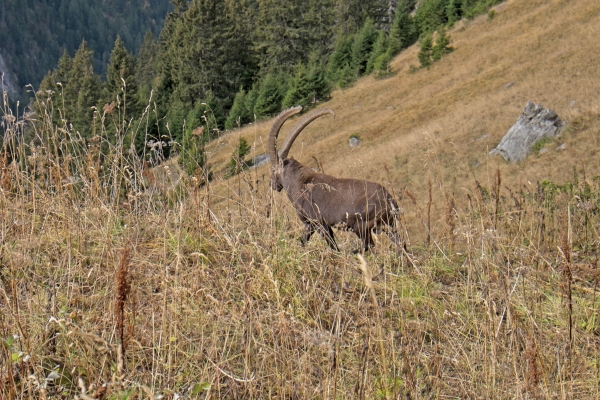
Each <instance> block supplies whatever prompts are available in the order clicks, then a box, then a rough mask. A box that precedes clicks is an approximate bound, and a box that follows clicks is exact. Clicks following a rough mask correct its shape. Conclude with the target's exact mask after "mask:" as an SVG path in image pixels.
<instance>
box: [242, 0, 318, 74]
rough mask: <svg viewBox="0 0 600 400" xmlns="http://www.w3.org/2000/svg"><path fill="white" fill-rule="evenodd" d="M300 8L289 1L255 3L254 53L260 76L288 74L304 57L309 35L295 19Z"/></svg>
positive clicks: (299, 13)
mask: <svg viewBox="0 0 600 400" xmlns="http://www.w3.org/2000/svg"><path fill="white" fill-rule="evenodd" d="M301 5H304V3H300V2H293V1H289V0H261V1H259V2H258V18H257V21H256V27H255V31H254V32H255V33H254V34H255V37H256V41H255V43H254V50H255V52H256V54H257V57H258V59H259V68H260V70H261V72H262V74H268V73H281V72H288V71H290V70H291V69H292V68H293V66H294V64H295V63H296V62H297V61H298V60H301V59H302V58H303V57H304V56H305V54H306V52H307V49H308V46H307V40H306V39H307V38H308V32H307V30H306V29H307V27H305V26H303V25H302V19H301V18H299V17H298V16H299V15H302V13H301V8H300V7H301Z"/></svg>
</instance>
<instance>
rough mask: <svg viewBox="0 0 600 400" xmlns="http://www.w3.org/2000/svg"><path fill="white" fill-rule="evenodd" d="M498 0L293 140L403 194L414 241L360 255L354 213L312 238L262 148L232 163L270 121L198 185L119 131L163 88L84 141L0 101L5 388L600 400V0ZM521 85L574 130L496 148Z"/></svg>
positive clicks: (246, 131)
mask: <svg viewBox="0 0 600 400" xmlns="http://www.w3.org/2000/svg"><path fill="white" fill-rule="evenodd" d="M494 11H495V14H494V15H495V16H494V18H488V17H486V16H482V17H480V18H477V19H475V20H473V21H468V22H461V23H459V24H458V25H457V26H456V27H455V28H454V29H453V30H452V31H451V32H450V34H451V35H452V38H453V40H454V42H453V46H454V47H455V48H456V50H455V51H454V52H453V53H451V54H450V55H448V56H446V57H445V58H443V59H442V60H441V61H439V62H438V63H435V64H434V65H433V66H432V67H431V68H430V69H427V70H425V69H423V70H418V71H414V72H411V65H416V64H417V51H418V50H417V48H411V49H409V50H408V51H406V52H403V53H402V54H401V55H400V56H399V57H398V58H397V59H395V60H394V61H393V68H394V71H395V73H394V75H393V76H391V77H388V78H386V79H380V80H376V79H373V78H367V79H364V80H361V81H359V82H358V83H357V84H356V85H355V86H353V87H352V88H349V89H347V90H344V91H337V92H335V93H334V94H333V98H332V99H331V101H329V102H328V103H327V104H325V105H326V106H328V107H331V108H333V109H334V110H336V112H337V118H336V119H335V120H332V119H331V118H329V117H325V118H323V119H321V120H319V121H317V122H315V123H314V124H313V125H311V126H310V127H309V128H308V129H307V130H306V132H305V133H304V134H303V135H302V136H301V137H300V138H299V139H298V140H297V142H296V144H295V145H294V147H293V149H292V153H293V154H294V155H295V156H296V157H297V158H298V159H300V160H301V161H302V162H305V163H307V164H308V165H312V166H316V163H315V161H314V160H313V159H312V156H316V157H317V158H318V160H319V161H320V162H321V164H322V165H323V168H324V170H325V171H326V172H328V173H331V174H335V175H339V176H346V177H361V178H369V179H372V180H376V181H380V182H384V183H385V184H386V186H388V187H389V188H390V189H393V192H394V194H396V195H397V196H398V197H402V200H401V203H402V207H403V208H404V211H405V212H404V214H403V215H402V216H401V217H400V218H399V221H398V228H399V230H400V232H401V234H402V236H403V238H404V240H405V241H406V243H407V251H405V252H404V251H402V249H400V248H397V247H396V246H395V245H394V244H393V243H391V242H390V241H389V240H388V239H387V238H386V237H384V235H379V237H378V238H377V240H376V248H375V250H374V251H373V252H371V253H369V254H366V255H365V256H364V257H362V256H356V255H354V254H352V252H351V251H352V250H353V249H355V248H356V247H357V245H358V244H357V239H356V238H355V237H353V236H352V235H350V234H348V233H343V232H340V233H336V237H337V239H338V240H339V243H340V245H341V246H340V247H341V248H342V251H341V252H333V251H331V250H329V248H328V247H327V245H326V244H325V242H324V240H322V239H320V238H318V237H315V238H313V239H312V240H311V241H310V242H309V243H308V245H307V246H306V247H302V246H300V244H299V242H298V237H299V235H300V228H301V227H300V224H299V221H298V218H297V217H296V215H295V213H294V210H293V209H292V208H291V206H290V204H289V201H288V200H287V198H286V197H285V195H284V194H282V193H273V192H272V191H271V190H270V189H268V187H267V183H268V178H269V169H268V167H267V166H263V167H259V168H255V169H252V170H248V171H245V172H243V173H241V174H238V175H235V176H234V177H231V178H229V179H225V178H224V175H225V170H226V168H227V164H228V163H229V160H230V157H231V154H232V153H233V150H234V147H235V144H236V143H237V142H238V138H239V137H245V138H247V139H248V141H249V143H251V144H252V145H253V152H254V153H255V154H262V153H265V152H266V151H267V148H266V143H267V137H266V134H267V131H268V129H269V127H270V122H269V121H264V122H259V123H256V124H254V125H252V126H249V127H245V128H243V129H240V130H238V131H234V132H231V133H228V134H226V135H224V136H223V137H221V138H220V139H219V141H218V142H215V143H213V144H212V145H211V147H210V149H209V154H208V156H209V163H210V165H211V168H212V172H213V177H214V179H213V180H211V181H210V182H208V184H206V182H203V181H202V176H201V175H199V176H192V177H187V176H183V175H181V174H179V173H178V170H179V168H178V166H177V164H176V162H174V161H169V162H168V163H165V164H164V165H162V166H161V167H159V168H154V169H149V168H147V165H146V163H145V161H144V159H140V158H138V157H137V156H136V153H135V151H133V150H132V149H130V148H129V147H126V146H125V145H124V144H123V143H126V139H127V138H129V137H135V136H136V135H141V134H143V133H144V129H145V124H146V122H147V121H148V120H149V118H147V117H148V114H147V113H149V112H152V111H151V110H150V107H148V109H147V110H146V113H145V114H144V116H143V117H142V118H143V119H142V121H141V122H142V123H130V121H128V120H121V119H120V118H121V117H120V115H121V114H120V113H119V112H117V111H114V112H112V111H111V112H108V111H107V112H106V114H104V116H105V117H106V118H102V119H101V120H100V121H99V122H98V125H97V126H96V131H94V136H93V138H92V140H90V141H85V140H79V139H78V134H77V132H76V131H74V129H73V128H72V126H69V125H68V124H66V123H65V124H64V126H62V127H60V128H58V127H56V123H55V122H54V123H53V121H52V116H53V115H56V113H57V110H56V109H51V108H49V109H45V108H44V106H46V105H48V106H52V103H51V102H50V101H49V100H46V102H44V103H43V104H42V105H41V106H40V110H39V112H38V113H37V114H36V115H34V116H28V117H27V118H29V119H27V120H22V119H17V118H15V117H13V116H12V115H10V113H9V111H8V110H3V111H4V113H5V116H4V117H3V124H4V127H5V132H6V135H5V138H4V139H5V140H4V142H3V144H4V145H3V148H2V149H1V151H0V310H1V312H0V398H2V399H5V398H6V399H29V398H42V399H57V398H79V399H86V400H89V399H103V398H112V399H125V398H127V399H146V398H150V399H157V398H172V399H177V398H179V399H181V398H202V399H209V398H211V399H214V398H223V399H258V398H274V399H400V398H406V399H417V398H430V399H433V398H435V399H441V398H461V399H508V398H510V399H538V398H546V399H590V398H599V397H600V381H599V379H598V377H599V376H600V362H599V360H600V296H598V288H599V286H600V273H599V270H598V265H599V262H600V249H599V246H600V235H599V232H600V180H599V179H597V178H596V176H598V175H600V170H599V165H598V156H597V152H598V145H599V141H600V109H599V101H600V97H599V96H598V94H599V89H598V88H599V86H598V84H597V82H596V80H597V79H598V77H599V76H600V74H599V72H600V62H599V61H600V52H599V51H598V50H599V48H598V47H599V44H598V43H599V42H598V40H596V38H597V37H598V36H599V33H600V32H599V30H600V4H598V2H596V1H588V0H569V1H565V0H509V1H507V2H506V3H503V4H502V5H500V6H498V7H496V8H495V10H494ZM42 100H45V99H42ZM529 100H531V101H534V102H539V103H542V104H543V105H544V106H545V107H551V108H553V109H554V110H556V111H557V112H558V114H559V115H560V116H562V117H563V118H565V119H566V120H567V121H569V125H568V128H567V129H566V131H565V132H563V134H562V135H561V136H560V137H559V138H557V139H556V140H555V141H554V142H552V143H549V144H547V149H548V150H547V151H546V152H544V153H540V154H534V155H532V156H530V157H529V158H528V159H526V160H525V161H524V162H522V163H520V164H516V165H509V164H507V163H505V162H504V161H503V160H502V159H501V158H499V157H489V156H488V155H487V154H488V151H489V150H490V149H491V148H492V147H494V146H495V145H496V144H497V143H498V142H499V140H500V138H501V137H502V135H503V134H504V133H505V132H506V130H507V129H508V128H509V127H510V126H511V124H512V123H513V122H514V121H515V120H516V118H517V117H518V115H519V114H520V112H521V110H522V108H523V107H524V106H525V103H526V102H527V101H529ZM54 107H60V105H58V104H55V105H54ZM111 110H112V109H111ZM116 110H119V109H116ZM58 111H60V110H58ZM159 117H162V116H159ZM146 118H147V119H146ZM291 123H292V122H290V123H288V124H286V126H285V129H288V128H289V127H290V126H291ZM27 127H30V128H31V129H33V128H35V129H34V132H35V134H36V140H37V142H34V145H32V146H31V147H28V144H26V143H23V141H22V140H21V139H22V134H23V131H24V130H25V129H26V128H27ZM351 135H358V136H360V138H361V139H362V140H363V143H362V144H361V145H360V146H359V147H358V148H356V149H355V150H349V149H348V147H347V141H348V138H349V137H350V136H351ZM486 135H487V136H486ZM112 138H116V140H112ZM130 142H131V143H133V142H134V141H133V139H132V140H131V141H130ZM562 144H566V148H565V149H564V150H558V149H557V147H558V146H559V145H562ZM158 147H159V146H158V145H157V144H155V146H154V147H153V148H149V149H148V150H147V151H148V152H152V151H153V149H156V148H158ZM161 154H162V153H161V152H160V151H157V156H160V155H161ZM543 179H547V180H550V182H542V180H543ZM203 183H204V184H203Z"/></svg>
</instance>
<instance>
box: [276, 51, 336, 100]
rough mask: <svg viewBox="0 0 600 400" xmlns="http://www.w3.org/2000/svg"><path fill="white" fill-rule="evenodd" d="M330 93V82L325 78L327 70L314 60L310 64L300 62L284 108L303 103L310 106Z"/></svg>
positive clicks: (291, 80) (286, 96) (291, 81)
mask: <svg viewBox="0 0 600 400" xmlns="http://www.w3.org/2000/svg"><path fill="white" fill-rule="evenodd" d="M328 95H329V84H328V82H327V80H326V79H325V71H324V69H323V68H322V67H321V65H320V64H319V63H318V61H316V60H313V61H311V62H310V63H309V65H308V66H305V65H304V64H298V65H297V66H296V72H295V74H294V76H293V77H292V79H290V84H289V87H288V90H287V92H286V95H285V97H284V99H283V102H282V108H288V107H292V106H297V105H302V106H304V107H305V108H306V107H310V106H311V105H313V104H315V103H316V102H317V101H319V100H323V99H325V98H326V97H327V96H328Z"/></svg>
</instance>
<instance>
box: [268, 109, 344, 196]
mask: <svg viewBox="0 0 600 400" xmlns="http://www.w3.org/2000/svg"><path fill="white" fill-rule="evenodd" d="M300 111H302V107H301V106H298V107H292V108H288V109H287V110H285V111H283V112H282V113H281V114H279V116H277V118H276V119H275V122H273V126H272V127H271V132H270V133H269V155H270V157H271V189H273V190H276V191H278V192H280V191H281V189H283V181H282V177H283V174H284V169H283V167H284V166H285V165H287V164H288V163H289V162H290V159H288V158H287V156H288V153H289V152H290V148H291V147H292V144H293V143H294V140H295V139H296V137H297V136H298V135H299V134H300V132H302V130H303V129H304V128H306V126H307V125H308V124H310V123H311V122H312V121H314V120H315V119H317V118H319V117H322V116H323V115H326V114H331V115H333V116H334V117H335V113H334V112H333V110H331V109H329V108H320V109H318V110H314V111H313V112H311V113H310V114H307V115H306V116H305V117H304V118H302V119H301V120H300V121H299V122H298V123H297V124H296V125H295V126H294V127H293V128H292V130H291V131H290V134H289V135H288V137H287V138H286V139H285V141H284V142H283V145H282V146H281V150H279V153H278V152H277V136H279V131H280V130H281V127H282V126H283V124H284V122H285V121H286V120H287V119H288V118H290V117H291V116H292V115H295V114H298V113H299V112H300Z"/></svg>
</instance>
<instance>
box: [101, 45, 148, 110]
mask: <svg viewBox="0 0 600 400" xmlns="http://www.w3.org/2000/svg"><path fill="white" fill-rule="evenodd" d="M135 75H136V59H135V57H134V56H133V55H131V54H130V53H129V52H128V51H127V49H126V48H125V44H124V43H123V41H122V40H121V37H120V36H117V40H116V41H115V47H114V49H113V51H112V53H111V55H110V61H109V63H108V67H107V72H106V85H105V95H104V101H105V102H106V103H110V102H112V101H117V96H118V97H119V101H120V102H121V107H122V109H123V110H125V111H126V115H124V117H126V118H129V117H130V116H137V115H138V113H139V109H140V106H139V103H138V93H137V82H136V80H135Z"/></svg>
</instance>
